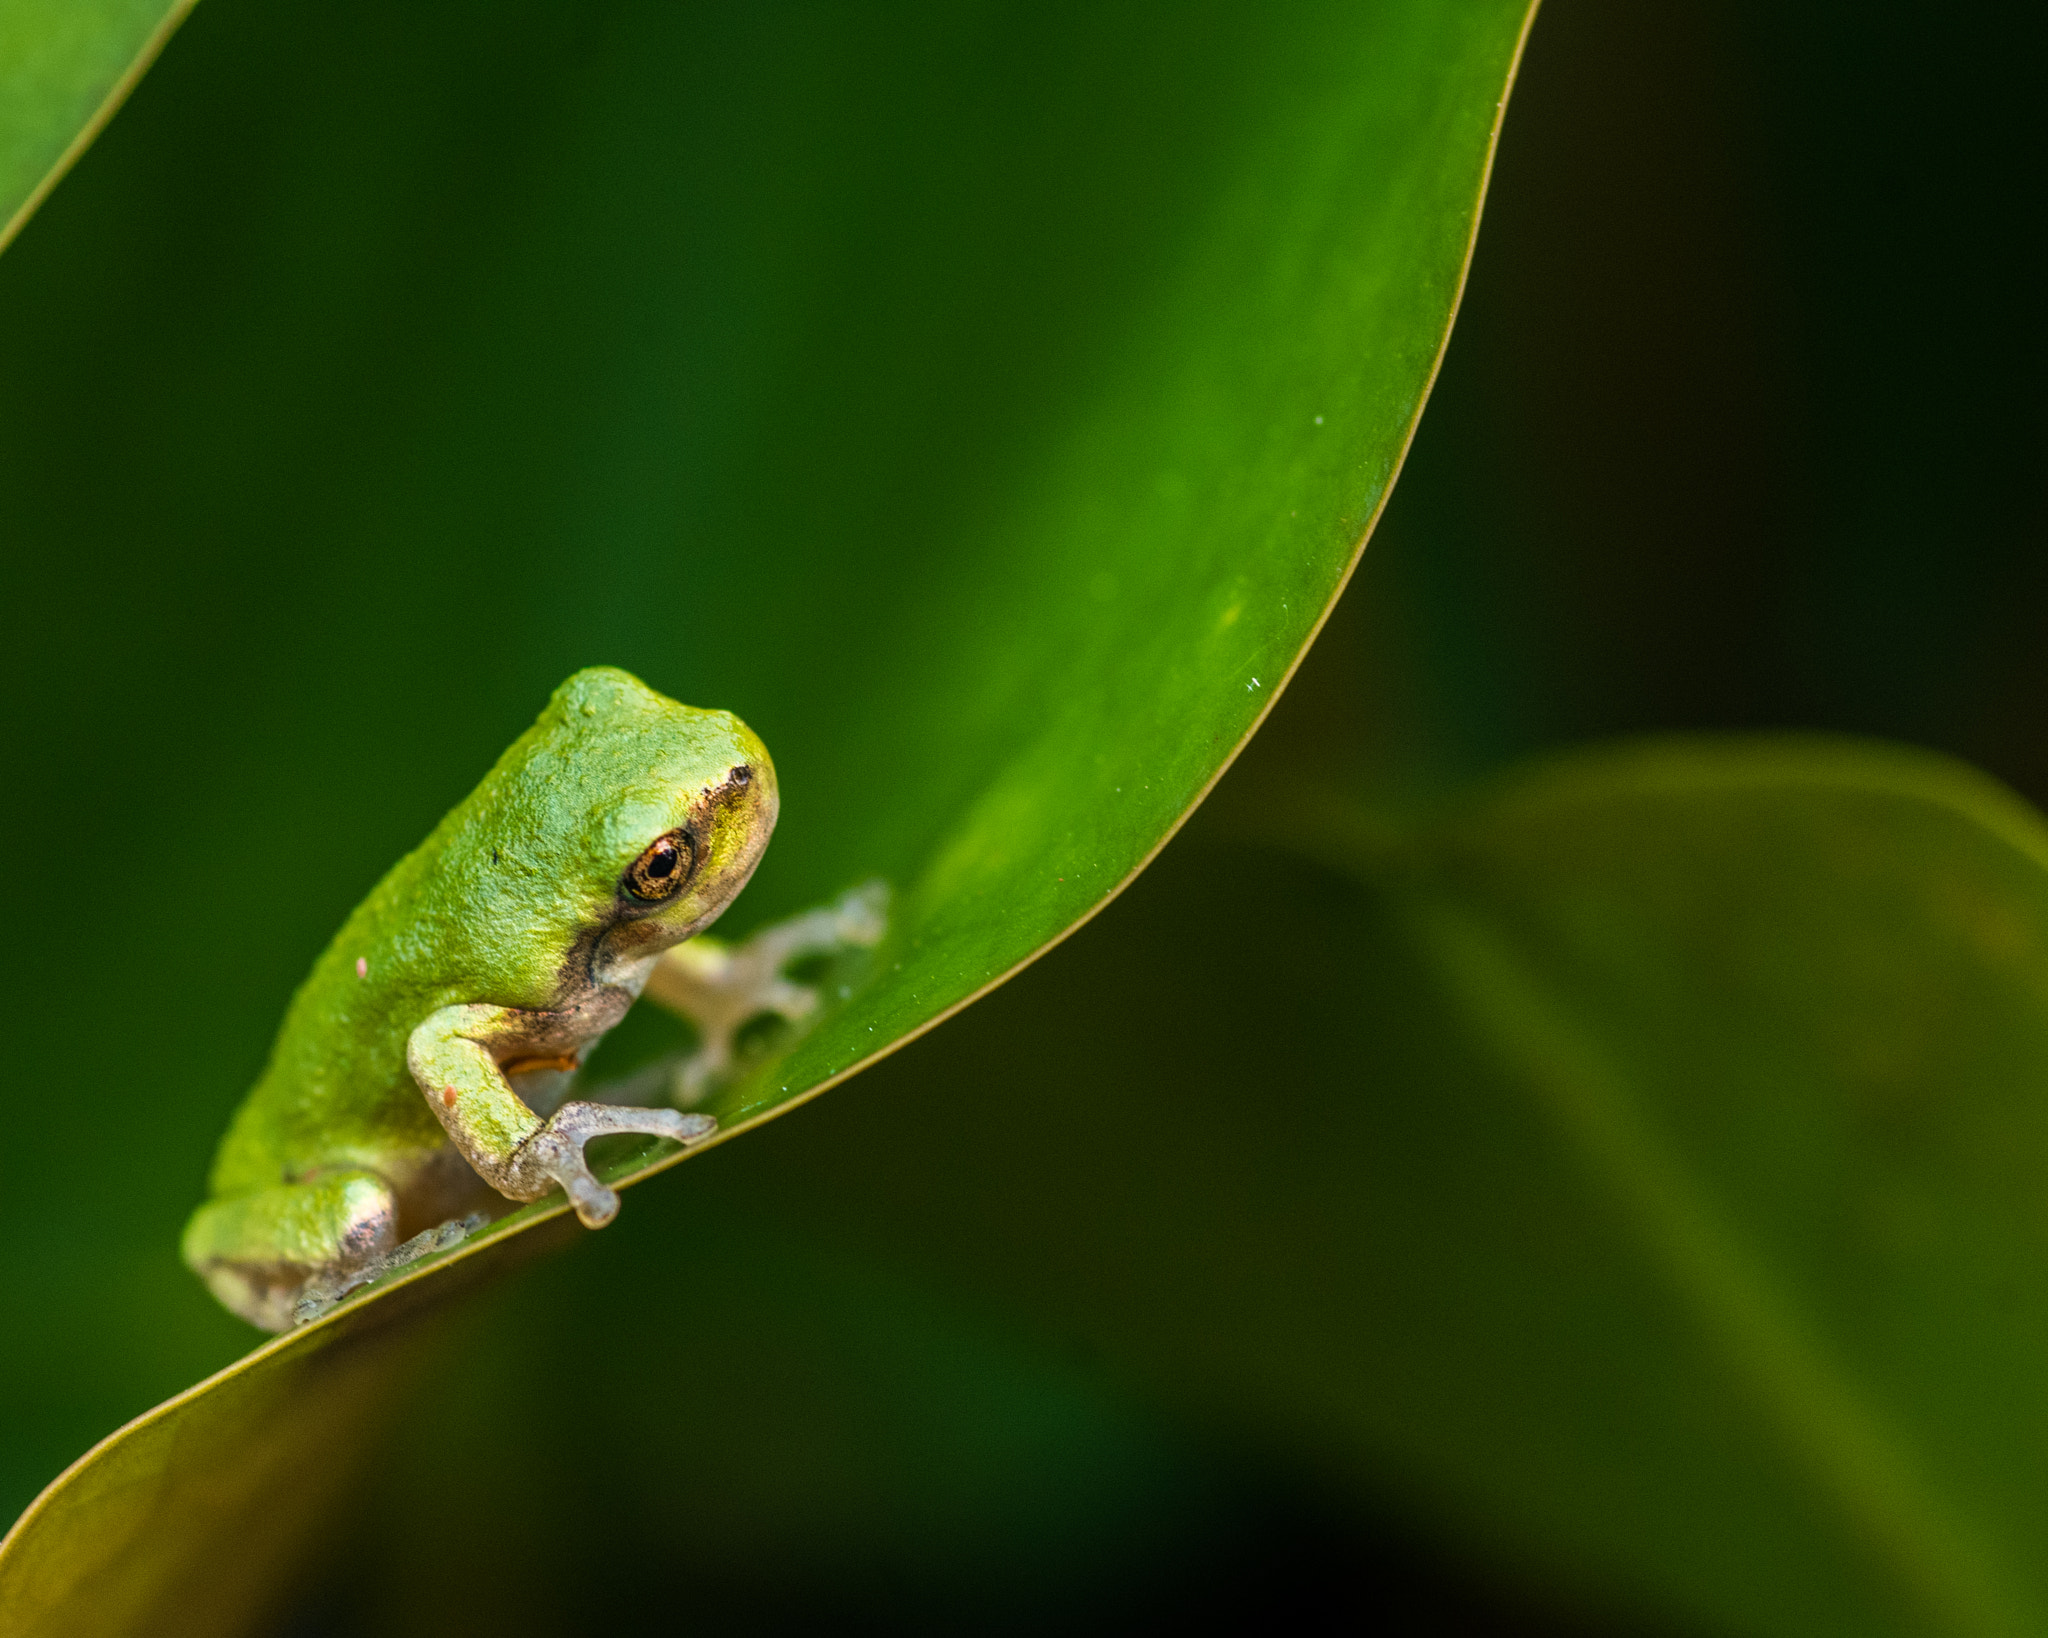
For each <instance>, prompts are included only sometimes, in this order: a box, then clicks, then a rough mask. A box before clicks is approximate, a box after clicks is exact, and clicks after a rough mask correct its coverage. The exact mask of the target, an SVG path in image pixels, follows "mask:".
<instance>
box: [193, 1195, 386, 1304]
mask: <svg viewBox="0 0 2048 1638" xmlns="http://www.w3.org/2000/svg"><path fill="white" fill-rule="evenodd" d="M397 1242H398V1200H397V1197H396V1195H394V1194H393V1192H392V1189H391V1185H390V1184H388V1183H387V1182H385V1181H384V1179H383V1178H381V1177H379V1176H378V1175H377V1174H376V1173H375V1172H369V1171H335V1172H324V1173H322V1174H320V1175H319V1176H316V1177H313V1178H309V1179H307V1180H306V1181H305V1182H303V1183H280V1184H278V1185H277V1186H276V1187H275V1188H270V1189H258V1190H256V1191H255V1192H253V1193H250V1194H238V1195H230V1196H229V1197H227V1198H226V1199H223V1200H214V1201H209V1202H208V1203H207V1204H206V1205H204V1206H201V1207H200V1208H199V1210H198V1211H197V1212H195V1213H194V1214H193V1217H192V1221H191V1222H190V1223H188V1224H187V1225H186V1226H185V1239H184V1246H183V1250H184V1254H185V1261H186V1263H187V1264H188V1265H189V1266H190V1267H191V1269H192V1271H193V1272H194V1273H196V1274H197V1275H198V1276H199V1277H200V1278H201V1279H202V1280H204V1281H205V1282H206V1284H207V1288H208V1289H209V1290H211V1291H212V1292H213V1294H214V1295H215V1296H216V1297H218V1298H219V1299H220V1301H221V1302H222V1303H223V1304H224V1305H225V1306H226V1307H227V1308H229V1309H230V1310H232V1311H233V1312H235V1313H237V1314H239V1315H241V1316H242V1318H243V1319H245V1320H247V1321H248V1322H249V1323H250V1324H251V1325H257V1326H261V1327H262V1328H263V1329H264V1330H266V1331H282V1330H284V1329H286V1328H287V1327H288V1326H290V1325H291V1324H292V1321H293V1318H294V1313H293V1310H294V1307H295V1305H296V1304H297V1302H298V1299H299V1294H300V1292H301V1290H302V1289H303V1288H304V1287H305V1286H306V1284H307V1282H308V1281H311V1280H316V1279H322V1278H326V1279H332V1278H334V1277H337V1276H345V1275H346V1274H347V1273H348V1272H349V1271H351V1270H353V1269H357V1268H360V1267H362V1266H364V1265H365V1264H368V1263H371V1262H373V1261H374V1260H376V1259H378V1258H380V1257H382V1256H384V1255H385V1254H387V1253H389V1252H390V1251H391V1250H392V1249H393V1248H394V1247H395V1246H396V1245H397Z"/></svg>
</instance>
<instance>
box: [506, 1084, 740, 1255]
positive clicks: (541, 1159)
mask: <svg viewBox="0 0 2048 1638" xmlns="http://www.w3.org/2000/svg"><path fill="white" fill-rule="evenodd" d="M717 1130H718V1122H717V1121H715V1120H713V1119H712V1118H711V1117H710V1116H709V1115H686V1114H684V1113H682V1111H680V1110H677V1109H626V1108H620V1107H617V1106H615V1105H612V1104H606V1103H581V1102H578V1103H565V1104H563V1105H562V1107H561V1108H559V1109H557V1110H556V1111H555V1112H554V1113H553V1114H552V1115H550V1116H549V1117H548V1119H547V1122H546V1124H545V1125H543V1126H542V1127H541V1129H540V1130H539V1131H538V1132H535V1133H534V1134H533V1135H532V1136H531V1137H529V1138H527V1139H526V1140H525V1141H524V1142H523V1143H521V1144H520V1145H519V1147H518V1148H516V1149H514V1150H513V1151H512V1154H511V1157H510V1158H509V1159H508V1160H507V1161H506V1162H505V1164H504V1168H503V1176H502V1177H492V1178H490V1179H489V1181H490V1183H491V1184H492V1186H493V1187H495V1188H496V1189H497V1190H498V1191H499V1192H500V1193H502V1194H506V1195H510V1196H511V1197H512V1198H513V1199H514V1200H538V1199H539V1198H540V1197H541V1196H542V1195H544V1194H546V1193H547V1192H548V1190H550V1189H552V1188H554V1187H556V1186H557V1185H559V1186H560V1187H561V1190H562V1192H563V1193H564V1194H566V1195H567V1196H568V1197H569V1204H570V1205H572V1206H574V1207H575V1208H576V1215H577V1217H578V1218H580V1219H581V1220H582V1222H583V1226H584V1227H585V1228H603V1227H604V1225H605V1224H607V1223H609V1222H610V1221H611V1220H612V1219H613V1218H614V1217H616V1216H617V1215H618V1211H619V1197H618V1194H617V1193H616V1191H614V1190H612V1189H608V1188H606V1187H605V1186H604V1185H603V1184H602V1183H600V1182H598V1180H597V1177H596V1174H595V1173H593V1172H592V1171H591V1169H590V1165H589V1162H588V1161H586V1160H585V1159H584V1158H583V1146H584V1144H586V1143H588V1142H589V1141H590V1140H591V1139H592V1138H594V1137H605V1136H607V1135H609V1134H611V1133H613V1132H636V1133H642V1134H645V1135H646V1136H648V1137H664V1138H668V1139H670V1140H671V1141H672V1142H675V1143H680V1144H683V1145H685V1146H686V1147H687V1146H688V1145H690V1144H692V1143H701V1142H703V1141H704V1139H706V1138H708V1137H709V1136H710V1135H711V1134H712V1133H713V1132H715V1131H717Z"/></svg>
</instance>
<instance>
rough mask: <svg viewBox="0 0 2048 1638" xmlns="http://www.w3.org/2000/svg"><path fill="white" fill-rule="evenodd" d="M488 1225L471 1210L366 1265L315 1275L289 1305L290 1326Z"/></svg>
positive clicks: (302, 1323)
mask: <svg viewBox="0 0 2048 1638" xmlns="http://www.w3.org/2000/svg"><path fill="white" fill-rule="evenodd" d="M489 1222H490V1218H488V1217H486V1216H485V1215H484V1214H483V1213H482V1212H480V1211H473V1212H471V1213H470V1214H469V1215H468V1216H467V1217H454V1218H450V1219H449V1220H448V1221H447V1222H445V1223H441V1224H437V1225H436V1226H435V1227H433V1228H430V1229H428V1230H426V1231H425V1232H424V1233H421V1234H415V1235H414V1236H413V1237H412V1238H411V1239H410V1240H407V1241H406V1242H405V1243H404V1244H403V1245H400V1246H396V1247H394V1248H393V1249H392V1250H390V1251H385V1252H380V1253H379V1254H378V1255H376V1256H374V1257H372V1258H370V1259H369V1261H368V1262H364V1263H358V1264H357V1265H356V1266H355V1267H353V1268H344V1269H332V1270H329V1271H328V1272H326V1273H323V1274H316V1275H314V1276H313V1278H311V1279H310V1280H308V1281H307V1282H306V1283H305V1284H304V1285H303V1286H301V1287H300V1288H299V1296H298V1301H296V1302H295V1303H293V1304H292V1324H294V1325H304V1324H305V1323H306V1322H307V1321H308V1320H316V1319H318V1318H320V1316H321V1315H322V1314H325V1313H327V1312H328V1311H329V1310H330V1309H332V1308H333V1307H334V1306H335V1305H336V1304H337V1303H339V1302H340V1301H341V1299H342V1298H343V1297H345V1296H347V1295H348V1294H349V1293H350V1292H351V1291H354V1290H356V1289H357V1288H358V1287H360V1286H365V1285H368V1284H369V1283H370V1282H371V1281H372V1280H381V1279H383V1278H384V1276H385V1275H387V1274H395V1273H396V1272H397V1271H398V1270H399V1269H401V1268H404V1267H406V1266H407V1265H408V1264H411V1263H416V1262H418V1261H419V1260H420V1259H421V1258H422V1257H431V1256H433V1255H434V1254H435V1253H437V1252H442V1251H448V1250H451V1249H453V1248H454V1247H456V1246H459V1245H461V1244H462V1242H463V1241H464V1240H466V1239H468V1238H469V1237H470V1236H471V1235H472V1234H474V1233H476V1231H477V1230H478V1229H480V1228H482V1227H484V1226H485V1225H486V1224H487V1223H489Z"/></svg>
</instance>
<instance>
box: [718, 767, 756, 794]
mask: <svg viewBox="0 0 2048 1638" xmlns="http://www.w3.org/2000/svg"><path fill="white" fill-rule="evenodd" d="M725 782H726V783H727V784H728V785H737V786H740V787H741V788H742V789H744V788H745V787H746V786H748V785H751V784H752V783H753V782H754V770H753V769H752V768H749V767H748V766H747V765H746V764H745V763H744V762H743V763H741V764H740V765H739V766H738V767H737V768H734V769H733V770H732V771H731V772H730V773H728V774H727V775H726V776H725Z"/></svg>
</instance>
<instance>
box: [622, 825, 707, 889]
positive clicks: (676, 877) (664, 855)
mask: <svg viewBox="0 0 2048 1638" xmlns="http://www.w3.org/2000/svg"><path fill="white" fill-rule="evenodd" d="M696 862H697V850H696V848H694V847H693V846H691V844H690V833H689V832H688V831H686V830H672V831H670V832H669V833H668V834H667V835H666V836H662V837H658V838H657V839H656V840H655V841H653V842H651V843H650V844H649V845H648V848H647V851H646V852H645V853H643V854H641V855H640V857H639V858H637V859H635V860H634V861H633V863H632V864H631V866H629V867H628V869H627V871H626V891H627V892H628V893H630V894H632V895H633V897H634V898H636V899H644V900H646V901H647V902H648V903H649V904H659V903H660V902H661V901H662V900H663V899H672V898H674V897H675V896H676V895H677V894H678V893H680V892H681V891H682V889H683V883H684V882H686V881H688V880H689V879H690V871H691V868H692V867H693V866H694V865H695V864H696Z"/></svg>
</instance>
